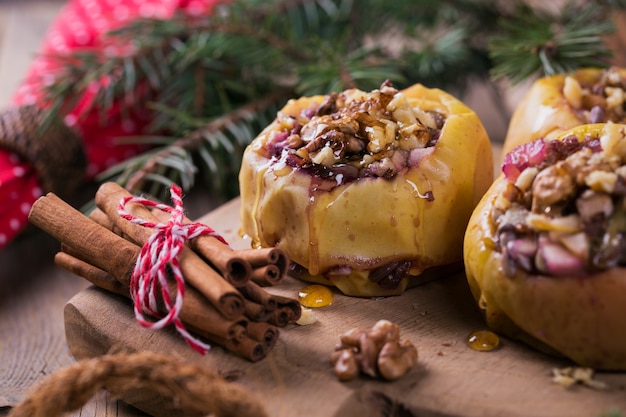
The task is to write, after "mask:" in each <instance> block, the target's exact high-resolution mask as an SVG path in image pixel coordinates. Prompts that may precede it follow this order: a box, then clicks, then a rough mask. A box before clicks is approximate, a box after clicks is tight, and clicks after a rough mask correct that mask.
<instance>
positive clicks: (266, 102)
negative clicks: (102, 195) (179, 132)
mask: <svg viewBox="0 0 626 417" xmlns="http://www.w3.org/2000/svg"><path fill="white" fill-rule="evenodd" d="M292 96H293V90H291V89H283V90H280V91H276V92H274V93H272V94H269V95H267V96H265V97H262V98H261V99H259V100H255V101H253V102H250V103H248V104H246V105H245V106H243V107H241V108H239V109H237V110H234V111H232V112H230V113H227V114H224V115H223V116H221V117H219V118H217V119H215V120H213V121H212V122H210V123H208V124H206V125H205V126H204V127H203V128H201V129H198V130H196V131H193V132H192V133H191V134H189V135H188V136H186V137H183V138H180V139H177V140H175V141H174V142H172V143H169V144H167V146H164V147H162V148H160V149H158V150H154V151H153V152H151V153H150V154H149V156H148V157H147V158H141V160H136V161H134V163H133V164H132V166H129V165H127V166H125V167H124V170H125V172H127V174H126V175H124V174H122V175H121V176H120V178H119V182H120V183H122V184H123V185H125V187H126V188H127V189H128V190H131V191H140V190H144V189H146V181H152V182H157V183H160V184H161V185H162V186H163V187H164V189H163V190H162V191H166V190H167V188H169V186H170V185H171V183H172V180H171V178H170V177H167V176H163V173H164V172H165V171H166V170H167V168H171V169H175V170H178V172H179V174H184V173H186V174H187V175H179V178H178V179H180V180H181V182H182V184H181V186H182V187H183V189H190V188H191V187H192V186H193V182H194V181H193V175H194V174H196V171H197V170H196V169H194V165H193V164H191V163H189V162H188V161H189V159H188V158H190V155H191V154H192V153H193V152H194V151H197V150H198V149H200V148H201V147H202V146H203V145H206V144H208V145H210V146H212V147H213V148H215V147H216V146H217V145H222V146H224V147H226V148H229V153H231V154H235V155H236V160H237V161H238V160H239V158H240V157H241V155H240V153H237V152H235V146H234V145H233V143H232V141H231V140H229V139H228V138H227V137H226V135H224V134H223V132H224V131H226V130H228V129H231V130H234V129H240V130H239V131H238V132H237V133H239V134H235V135H234V140H235V141H238V142H239V143H238V145H239V148H240V149H242V148H243V146H245V145H247V143H249V141H250V140H251V139H252V137H251V135H252V134H253V133H252V132H249V134H248V135H247V136H248V137H247V138H245V139H244V138H243V136H246V135H241V129H245V128H244V127H243V126H245V125H246V124H249V123H251V122H254V121H255V119H256V118H257V117H258V113H260V112H262V111H263V110H265V109H267V108H275V107H276V106H277V105H278V104H279V103H281V102H284V101H286V100H287V99H288V98H290V97H292ZM205 158H207V156H206V155H205ZM208 158H209V161H206V160H205V162H207V164H206V165H207V167H208V168H209V170H210V171H211V173H212V174H216V173H218V171H219V170H220V169H222V168H223V167H220V166H219V164H216V163H215V162H213V163H212V162H211V160H212V159H211V157H210V156H209V157H208ZM138 163H139V164H138ZM238 165H239V164H236V167H235V168H236V170H238ZM120 168H122V165H120V166H118V167H116V168H115V170H113V171H118V170H119V169H120ZM129 168H130V169H129ZM111 175H113V172H112V171H111V170H110V171H107V172H106V173H104V174H103V176H104V177H107V176H111ZM151 194H153V195H159V194H163V193H157V192H155V191H154V188H153V191H152V192H151Z"/></svg>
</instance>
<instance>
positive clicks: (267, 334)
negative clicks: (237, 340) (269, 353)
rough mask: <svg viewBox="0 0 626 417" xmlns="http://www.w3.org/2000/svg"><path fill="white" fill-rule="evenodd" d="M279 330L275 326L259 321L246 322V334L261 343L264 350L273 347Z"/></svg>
mask: <svg viewBox="0 0 626 417" xmlns="http://www.w3.org/2000/svg"><path fill="white" fill-rule="evenodd" d="M279 334H280V331H279V330H278V329H277V328H276V326H274V325H272V324H270V323H265V322H259V321H251V322H250V323H248V335H249V336H250V338H252V339H254V340H256V341H259V342H261V343H263V345H264V346H265V349H266V350H269V349H271V348H273V347H274V345H275V344H276V341H277V340H278V335H279Z"/></svg>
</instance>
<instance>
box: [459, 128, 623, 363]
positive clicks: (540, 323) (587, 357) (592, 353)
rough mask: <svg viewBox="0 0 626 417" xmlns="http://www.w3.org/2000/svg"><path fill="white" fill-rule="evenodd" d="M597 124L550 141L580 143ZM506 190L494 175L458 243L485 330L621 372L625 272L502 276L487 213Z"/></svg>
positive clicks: (501, 178)
mask: <svg viewBox="0 0 626 417" xmlns="http://www.w3.org/2000/svg"><path fill="white" fill-rule="evenodd" d="M602 128H603V125H602V124H593V125H583V126H579V127H576V128H573V129H571V130H569V131H566V132H563V133H561V134H560V135H557V136H556V137H555V139H557V140H560V139H562V138H564V137H566V136H568V135H570V134H575V135H577V136H578V138H579V140H582V138H583V137H585V136H587V135H595V137H598V135H599V134H600V133H601V132H602ZM506 184H507V180H506V178H505V177H504V176H503V175H500V176H499V177H498V178H497V179H496V180H495V181H494V183H493V184H492V185H491V187H490V188H489V190H488V191H487V192H486V193H485V195H484V196H483V198H482V199H481V201H480V202H479V203H478V205H477V206H476V209H475V210H474V212H473V214H472V217H471V218H470V221H469V225H468V228H467V232H466V234H465V241H464V263H465V271H466V276H467V280H468V283H469V286H470V289H471V291H472V294H473V296H474V299H475V300H476V302H477V304H478V306H479V308H480V309H481V310H482V312H483V314H484V317H485V320H486V323H487V325H488V326H489V327H490V328H491V329H492V330H494V331H496V332H498V333H500V334H503V335H506V336H509V337H511V338H514V339H518V340H522V341H524V342H526V343H528V344H530V345H532V346H534V347H536V348H538V349H540V350H543V351H546V352H549V353H555V354H559V355H563V356H565V357H567V358H569V359H571V360H572V361H574V362H575V363H576V364H578V365H580V366H586V367H591V368H595V369H602V370H612V371H624V370H626V322H625V321H624V317H625V316H626V303H624V300H625V299H626V268H621V267H615V268H611V269H608V270H606V271H603V272H600V273H594V274H591V275H583V276H559V277H552V276H543V275H531V274H528V273H526V272H524V271H522V270H520V269H518V270H517V272H516V273H515V275H514V276H506V275H505V273H504V271H503V267H502V254H501V253H500V252H499V251H498V250H496V244H495V241H496V236H495V231H496V227H495V224H494V222H493V219H492V210H493V208H494V204H495V201H496V199H497V198H498V195H500V194H501V193H502V192H503V191H504V189H505V187H506Z"/></svg>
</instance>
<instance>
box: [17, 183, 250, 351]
mask: <svg viewBox="0 0 626 417" xmlns="http://www.w3.org/2000/svg"><path fill="white" fill-rule="evenodd" d="M29 219H30V221H31V223H32V224H34V225H35V226H37V227H39V228H41V229H42V230H44V231H45V232H47V233H48V234H50V235H51V236H53V237H54V238H56V239H57V240H59V241H60V242H61V243H62V245H63V247H64V248H65V249H66V250H67V251H69V252H71V253H69V254H68V253H66V254H63V252H60V253H61V254H59V255H57V260H58V262H59V263H60V265H61V266H64V267H68V268H67V269H69V270H70V271H71V272H75V273H78V274H79V275H80V276H83V277H84V278H86V279H88V280H89V281H91V282H93V283H94V284H95V285H97V286H100V287H101V288H104V289H107V290H114V291H113V292H117V291H118V290H119V289H120V288H122V287H123V288H129V287H130V276H131V271H132V268H133V266H134V264H135V261H136V259H137V256H138V254H139V251H140V248H139V247H138V246H137V245H135V244H134V243H132V242H129V241H127V240H125V239H123V238H121V237H120V236H118V235H116V234H115V233H113V232H111V231H110V230H108V229H106V228H104V227H102V226H100V225H99V224H97V223H95V222H94V221H93V220H91V219H89V218H88V217H86V216H85V215H83V214H82V213H80V212H79V211H77V210H76V209H74V208H73V207H71V206H70V205H68V204H67V203H66V202H64V201H63V200H61V199H60V198H58V197H57V196H56V195H54V194H48V195H46V196H45V197H41V198H39V199H38V200H37V201H36V202H35V204H34V205H33V207H32V209H31V212H30V216H29ZM68 225H70V226H69V227H68ZM89 265H91V267H89ZM102 271H104V272H105V274H103V273H102ZM109 277H114V278H115V279H116V280H117V281H118V282H119V284H120V285H114V284H113V283H112V282H110V279H109ZM170 285H175V284H174V283H173V282H172V283H170ZM124 295H125V296H127V297H130V293H129V292H125V293H124ZM180 319H181V320H182V321H183V323H185V324H186V325H189V326H190V327H193V328H195V329H199V330H200V331H201V333H202V334H201V336H204V337H206V338H207V339H209V340H212V341H218V340H219V341H227V340H229V341H230V343H235V342H238V341H240V340H241V339H242V337H241V333H242V331H241V329H240V327H241V326H243V327H244V328H245V323H247V321H246V319H245V318H243V316H239V317H237V319H235V320H229V319H227V318H225V317H224V316H223V315H222V314H220V313H219V312H218V311H217V310H216V309H215V307H214V306H213V305H212V304H211V303H210V302H208V300H207V299H206V298H205V297H203V296H202V295H201V294H200V293H199V292H198V291H196V290H195V289H194V288H193V287H189V288H187V289H186V291H185V298H184V300H183V306H182V310H181V312H180ZM233 326H238V327H235V328H233ZM209 336H210V337H209ZM216 343H218V342H216Z"/></svg>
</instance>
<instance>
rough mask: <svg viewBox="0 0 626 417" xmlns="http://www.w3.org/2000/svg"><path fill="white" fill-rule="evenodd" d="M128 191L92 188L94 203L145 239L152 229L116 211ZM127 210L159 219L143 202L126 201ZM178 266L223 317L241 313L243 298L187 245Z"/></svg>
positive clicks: (108, 186)
mask: <svg viewBox="0 0 626 417" xmlns="http://www.w3.org/2000/svg"><path fill="white" fill-rule="evenodd" d="M130 195H131V194H130V193H129V192H128V191H126V190H125V189H124V188H122V187H121V186H120V185H119V184H116V183H113V182H108V183H104V184H102V185H101V186H100V188H99V189H98V191H97V192H96V205H97V206H98V208H100V209H101V210H102V211H103V212H104V213H106V214H107V216H108V217H109V218H110V219H111V220H112V221H113V223H114V224H115V225H116V226H117V227H119V228H120V229H121V230H122V232H123V233H125V234H127V235H128V236H129V237H130V238H132V239H133V240H134V241H137V242H142V244H143V243H145V242H146V241H147V240H148V239H149V238H150V236H151V235H152V233H153V230H152V229H149V228H146V227H143V226H140V225H137V224H134V223H132V222H129V221H127V220H125V219H123V218H122V217H120V216H119V215H118V213H117V207H118V203H119V201H120V200H121V199H122V198H124V197H126V196H130ZM126 209H127V210H128V212H130V213H132V214H133V215H134V216H136V217H138V218H141V219H143V220H147V221H153V222H158V221H159V220H158V219H157V218H156V217H155V216H154V215H153V214H152V213H151V211H150V210H148V209H147V208H146V207H145V206H143V205H140V204H128V205H127V206H126ZM179 262H180V267H181V270H182V273H183V276H184V277H185V279H186V280H187V281H188V282H189V284H190V285H191V286H193V287H194V288H196V289H197V290H198V291H199V292H200V293H201V294H202V295H204V296H205V297H206V298H207V299H208V300H209V301H210V302H211V303H212V304H213V305H214V306H215V307H216V308H217V309H218V310H219V311H220V312H221V313H222V314H223V315H224V316H225V317H227V318H236V317H239V316H241V315H243V311H244V300H243V297H242V296H241V294H240V293H239V292H238V291H237V289H235V287H234V286H233V285H232V284H230V283H228V282H227V281H226V280H224V279H223V278H222V276H221V275H220V274H219V273H218V272H216V271H215V270H214V269H213V268H211V267H210V266H209V265H208V264H207V263H205V262H204V261H203V260H202V259H201V258H200V257H199V256H198V255H196V254H195V253H194V252H193V251H192V250H191V249H189V248H188V247H184V248H183V249H182V250H181V251H180V254H179Z"/></svg>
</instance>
